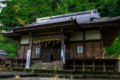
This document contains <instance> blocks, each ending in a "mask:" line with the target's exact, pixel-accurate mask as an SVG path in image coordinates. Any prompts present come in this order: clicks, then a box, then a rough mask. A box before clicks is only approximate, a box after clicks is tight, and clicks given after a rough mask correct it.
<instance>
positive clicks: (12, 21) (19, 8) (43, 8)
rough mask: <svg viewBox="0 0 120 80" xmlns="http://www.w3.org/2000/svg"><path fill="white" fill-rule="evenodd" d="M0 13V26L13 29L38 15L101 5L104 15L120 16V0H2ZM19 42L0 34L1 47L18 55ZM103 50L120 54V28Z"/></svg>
mask: <svg viewBox="0 0 120 80" xmlns="http://www.w3.org/2000/svg"><path fill="white" fill-rule="evenodd" d="M2 3H3V4H6V5H7V6H6V7H4V8H3V9H2V11H1V13H0V24H1V25H0V29H1V30H11V28H13V27H22V26H25V25H28V24H31V23H33V22H34V21H35V20H36V18H41V17H47V16H54V15H60V14H66V13H74V12H80V11H86V10H92V9H98V12H100V16H101V17H115V16H120V0H11V1H10V0H9V1H3V2H2ZM18 44H19V43H18V42H17V41H14V40H11V39H8V38H6V37H3V36H2V34H0V49H3V50H5V51H6V52H7V53H8V55H9V56H10V57H13V58H16V56H17V50H18ZM104 52H105V53H106V55H108V56H109V57H111V58H119V57H120V32H119V33H118V35H117V36H116V39H115V40H114V42H113V44H112V45H111V46H110V48H104Z"/></svg>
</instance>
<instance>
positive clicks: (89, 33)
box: [85, 30, 101, 40]
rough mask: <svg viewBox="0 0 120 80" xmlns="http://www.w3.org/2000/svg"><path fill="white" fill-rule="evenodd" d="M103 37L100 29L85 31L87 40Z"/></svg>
mask: <svg viewBox="0 0 120 80" xmlns="http://www.w3.org/2000/svg"><path fill="white" fill-rule="evenodd" d="M93 39H101V36H100V30H90V31H85V40H93Z"/></svg>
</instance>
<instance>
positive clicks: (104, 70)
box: [103, 61, 106, 72]
mask: <svg viewBox="0 0 120 80" xmlns="http://www.w3.org/2000/svg"><path fill="white" fill-rule="evenodd" d="M103 72H106V66H105V61H103Z"/></svg>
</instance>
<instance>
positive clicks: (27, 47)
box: [24, 45, 29, 59]
mask: <svg viewBox="0 0 120 80" xmlns="http://www.w3.org/2000/svg"><path fill="white" fill-rule="evenodd" d="M24 49H25V51H24V58H25V59H26V58H27V50H29V45H28V46H25V47H24Z"/></svg>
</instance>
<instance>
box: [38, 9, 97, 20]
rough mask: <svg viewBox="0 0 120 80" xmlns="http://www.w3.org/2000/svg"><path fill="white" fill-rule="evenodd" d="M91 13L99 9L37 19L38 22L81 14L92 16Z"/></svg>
mask: <svg viewBox="0 0 120 80" xmlns="http://www.w3.org/2000/svg"><path fill="white" fill-rule="evenodd" d="M91 12H97V9H94V10H88V11H81V12H75V13H68V14H62V15H56V16H49V17H42V18H36V22H37V21H39V20H46V19H54V18H60V17H68V16H73V15H80V14H85V13H90V14H91Z"/></svg>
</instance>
